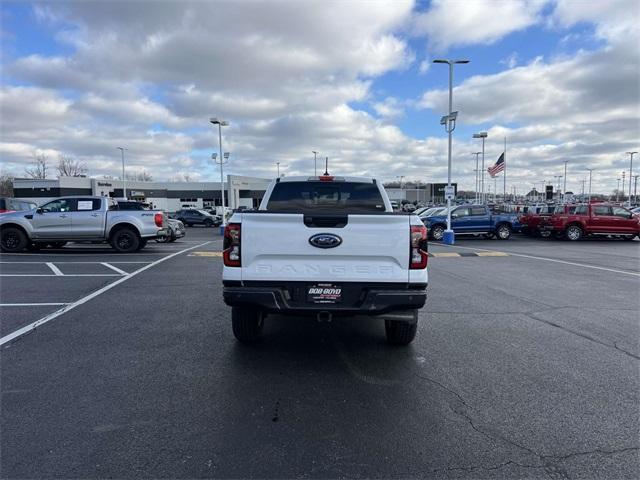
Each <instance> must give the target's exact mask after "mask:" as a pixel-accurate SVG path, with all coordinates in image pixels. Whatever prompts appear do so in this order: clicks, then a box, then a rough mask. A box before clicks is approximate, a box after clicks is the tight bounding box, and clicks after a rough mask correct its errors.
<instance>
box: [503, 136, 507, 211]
mask: <svg viewBox="0 0 640 480" xmlns="http://www.w3.org/2000/svg"><path fill="white" fill-rule="evenodd" d="M502 201H503V202H505V203H506V201H507V137H504V186H503V192H502Z"/></svg>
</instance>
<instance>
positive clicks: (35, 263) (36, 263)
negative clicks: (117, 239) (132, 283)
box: [0, 261, 151, 265]
mask: <svg viewBox="0 0 640 480" xmlns="http://www.w3.org/2000/svg"><path fill="white" fill-rule="evenodd" d="M0 263H5V264H11V263H19V264H26V265H29V264H31V265H38V264H40V263H47V262H2V261H0ZM56 263H94V264H95V263H102V262H56ZM109 263H151V262H109Z"/></svg>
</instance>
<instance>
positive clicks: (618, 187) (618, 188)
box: [616, 179, 620, 202]
mask: <svg viewBox="0 0 640 480" xmlns="http://www.w3.org/2000/svg"><path fill="white" fill-rule="evenodd" d="M619 199H620V179H618V186H617V187H616V202H617V201H618V200H619Z"/></svg>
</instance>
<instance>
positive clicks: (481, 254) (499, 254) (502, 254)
mask: <svg viewBox="0 0 640 480" xmlns="http://www.w3.org/2000/svg"><path fill="white" fill-rule="evenodd" d="M475 254H476V255H477V256H479V257H508V256H509V254H508V253H506V252H475Z"/></svg>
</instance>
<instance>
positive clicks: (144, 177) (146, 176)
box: [127, 170, 153, 182]
mask: <svg viewBox="0 0 640 480" xmlns="http://www.w3.org/2000/svg"><path fill="white" fill-rule="evenodd" d="M127 180H134V181H138V182H152V181H153V177H152V176H151V174H150V173H149V172H147V171H146V170H140V171H138V172H135V173H127Z"/></svg>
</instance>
